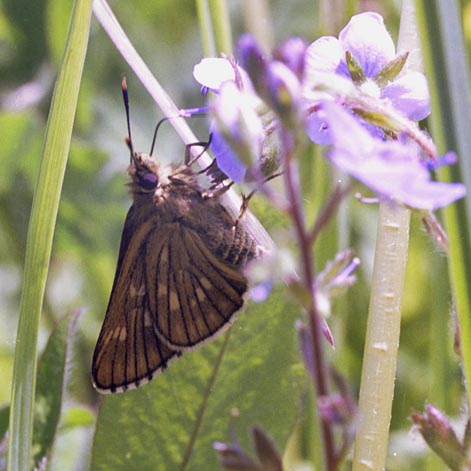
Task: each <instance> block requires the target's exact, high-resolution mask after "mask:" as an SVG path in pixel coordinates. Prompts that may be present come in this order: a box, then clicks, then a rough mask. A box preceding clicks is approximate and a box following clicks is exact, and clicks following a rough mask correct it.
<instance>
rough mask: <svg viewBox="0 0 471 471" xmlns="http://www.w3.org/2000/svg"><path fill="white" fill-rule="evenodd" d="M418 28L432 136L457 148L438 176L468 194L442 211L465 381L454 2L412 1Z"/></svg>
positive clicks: (470, 358)
mask: <svg viewBox="0 0 471 471" xmlns="http://www.w3.org/2000/svg"><path fill="white" fill-rule="evenodd" d="M416 4H417V13H418V18H419V26H420V29H421V30H422V38H423V50H424V57H425V65H426V72H427V77H428V79H429V83H430V92H431V98H432V109H433V113H432V116H433V118H432V130H433V137H434V139H435V141H436V143H437V145H438V148H439V149H440V151H442V152H443V151H446V150H454V151H456V152H457V154H458V156H459V158H460V162H459V165H455V166H452V167H447V168H446V169H444V170H443V171H442V172H441V174H440V176H441V177H442V178H443V179H445V180H450V181H463V182H464V183H465V184H466V186H467V188H468V194H467V197H466V198H465V199H463V200H461V201H459V202H458V203H456V204H454V205H451V206H450V207H448V208H446V209H445V210H444V216H445V225H446V230H447V233H448V237H449V245H450V253H449V271H450V278H451V282H452V285H453V288H454V295H455V301H456V311H457V317H458V321H459V326H460V336H461V353H462V358H463V370H464V374H465V378H466V381H465V384H467V385H468V397H469V384H470V381H471V243H470V224H469V221H470V215H469V208H470V207H471V205H470V203H471V192H470V189H471V133H470V132H469V123H470V122H471V96H470V92H469V86H468V85H469V81H470V77H469V72H468V64H467V61H466V57H467V54H466V49H465V45H464V40H463V32H462V27H461V18H460V13H459V10H458V8H459V6H458V2H456V1H455V0H417V1H416ZM468 403H469V398H468Z"/></svg>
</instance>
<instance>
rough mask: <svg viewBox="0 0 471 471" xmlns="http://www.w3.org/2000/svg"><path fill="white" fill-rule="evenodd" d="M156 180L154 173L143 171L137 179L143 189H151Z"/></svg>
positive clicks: (155, 184) (154, 185) (157, 180)
mask: <svg viewBox="0 0 471 471" xmlns="http://www.w3.org/2000/svg"><path fill="white" fill-rule="evenodd" d="M158 182H159V179H158V178H157V175H156V174H155V173H145V174H144V175H143V176H142V178H141V179H140V181H139V183H140V185H141V187H142V188H143V189H144V190H153V189H154V188H155V187H156V186H157V183H158Z"/></svg>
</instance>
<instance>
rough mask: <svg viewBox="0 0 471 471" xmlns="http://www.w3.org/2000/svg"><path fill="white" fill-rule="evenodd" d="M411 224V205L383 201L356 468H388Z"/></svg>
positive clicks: (363, 369) (357, 438)
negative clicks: (390, 428) (388, 448)
mask: <svg viewBox="0 0 471 471" xmlns="http://www.w3.org/2000/svg"><path fill="white" fill-rule="evenodd" d="M409 223H410V211H409V210H408V209H406V208H403V207H400V206H393V205H391V204H390V203H387V202H383V203H381V204H380V208H379V221H378V230H377V239H376V253H375V264H374V272H373V280H372V286H371V299H370V307H369V313H368V325H367V331H366V340H365V351H364V356H363V368H362V375H361V387H360V399H359V409H358V424H357V435H356V441H355V449H354V455H353V471H364V470H383V469H385V462H386V455H387V445H388V437H389V424H390V420H391V408H392V400H393V394H394V378H395V372H396V358H397V351H398V348H399V332H400V325H401V305H402V293H403V289H404V278H405V271H406V262H407V250H408V241H409Z"/></svg>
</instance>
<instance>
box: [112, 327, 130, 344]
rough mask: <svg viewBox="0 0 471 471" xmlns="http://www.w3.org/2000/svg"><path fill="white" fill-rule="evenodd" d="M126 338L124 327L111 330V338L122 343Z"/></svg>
mask: <svg viewBox="0 0 471 471" xmlns="http://www.w3.org/2000/svg"><path fill="white" fill-rule="evenodd" d="M126 337H127V332H126V327H117V328H116V329H114V330H113V338H114V339H117V340H119V341H120V342H124V341H125V340H126Z"/></svg>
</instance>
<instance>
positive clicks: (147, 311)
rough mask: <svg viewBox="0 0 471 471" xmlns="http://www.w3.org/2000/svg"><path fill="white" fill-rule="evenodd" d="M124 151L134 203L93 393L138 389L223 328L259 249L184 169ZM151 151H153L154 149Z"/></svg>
mask: <svg viewBox="0 0 471 471" xmlns="http://www.w3.org/2000/svg"><path fill="white" fill-rule="evenodd" d="M122 88H123V97H124V101H125V106H126V114H127V121H128V132H129V137H128V139H127V142H128V146H129V149H130V151H131V163H130V166H129V168H128V173H129V176H130V177H131V181H130V184H129V185H130V193H131V195H132V199H133V203H132V206H131V208H130V209H129V212H128V214H127V217H126V222H125V224H124V229H123V233H122V237H121V246H120V249H119V256H118V263H117V268H116V274H115V278H114V282H113V287H112V290H111V296H110V300H109V303H108V308H107V311H106V315H105V319H104V322H103V326H102V328H101V331H100V335H99V337H98V341H97V344H96V347H95V352H94V355H93V364H92V379H93V384H94V386H95V388H96V389H97V390H98V391H99V392H100V393H117V392H123V391H126V390H128V389H133V388H137V387H138V386H140V385H142V384H145V383H147V382H148V381H150V380H151V379H152V378H153V377H155V376H156V375H158V374H159V373H161V372H162V371H163V370H164V369H165V368H166V367H167V365H168V364H169V363H170V362H172V361H174V360H175V359H176V358H178V357H179V356H181V354H182V353H183V352H186V351H188V350H193V349H195V348H197V347H199V346H201V345H203V344H205V343H206V342H208V341H210V340H211V339H213V338H215V337H217V336H218V335H220V334H221V333H223V332H224V331H226V330H227V329H228V328H229V327H230V326H231V325H232V323H233V321H234V320H235V314H236V313H237V311H238V310H239V309H240V308H241V307H242V305H243V303H244V293H245V292H246V291H247V279H246V277H245V276H244V274H243V268H244V266H245V265H246V264H247V262H248V261H250V260H252V259H254V258H255V257H256V256H257V244H256V242H255V241H254V239H253V238H252V237H251V236H250V235H249V234H248V233H247V232H246V231H245V230H244V228H243V225H242V224H239V223H238V221H236V220H235V219H234V218H233V217H232V216H231V214H230V213H229V212H228V211H227V210H226V208H225V207H224V206H223V205H222V204H221V203H220V201H219V195H220V193H218V192H217V191H215V192H213V193H211V192H210V191H207V189H205V188H204V187H203V186H201V185H200V183H199V181H198V175H197V173H196V172H195V171H194V170H193V169H192V166H191V162H190V163H185V164H183V165H169V166H163V165H161V164H160V163H158V162H156V161H155V160H154V159H153V157H152V150H151V153H150V154H145V153H138V152H134V150H133V145H132V141H131V130H130V124H129V105H128V97H127V87H126V82H125V79H123V85H122ZM152 147H153V146H152Z"/></svg>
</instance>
